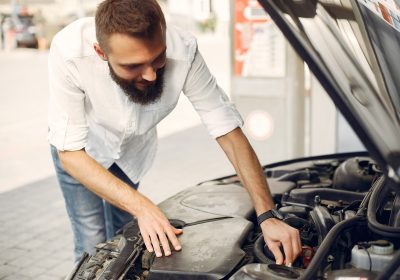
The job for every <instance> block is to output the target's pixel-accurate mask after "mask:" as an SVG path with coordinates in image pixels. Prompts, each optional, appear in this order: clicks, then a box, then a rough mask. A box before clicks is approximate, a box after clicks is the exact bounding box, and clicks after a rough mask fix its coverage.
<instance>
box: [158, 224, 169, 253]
mask: <svg viewBox="0 0 400 280" xmlns="http://www.w3.org/2000/svg"><path fill="white" fill-rule="evenodd" d="M157 234H158V239H160V242H161V245H162V248H163V250H164V255H165V256H169V255H171V249H170V248H169V243H168V239H167V237H166V236H165V233H164V231H162V230H160V231H159V232H158V233H157Z"/></svg>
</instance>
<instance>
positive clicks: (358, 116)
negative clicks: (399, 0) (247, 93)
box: [259, 0, 400, 182]
mask: <svg viewBox="0 0 400 280" xmlns="http://www.w3.org/2000/svg"><path fill="white" fill-rule="evenodd" d="M380 2H381V1H379V2H378V1H372V0H362V1H361V0H360V1H349V0H342V1H326V0H325V1H317V0H297V1H294V0H290V1H284V0H259V3H260V4H261V5H262V7H263V8H264V9H265V10H266V11H267V13H268V14H269V15H270V17H271V18H272V19H273V20H274V21H275V23H276V24H277V26H278V27H279V28H280V29H281V31H282V32H283V33H284V35H285V37H286V38H287V39H288V41H289V42H290V43H291V45H292V46H293V47H294V49H295V50H296V51H297V52H298V54H299V55H300V56H301V57H302V58H303V59H304V61H305V62H306V63H307V65H308V66H309V68H310V70H311V71H312V72H313V73H314V75H315V76H316V77H317V79H318V80H319V81H320V83H321V85H322V86H323V87H324V88H325V90H326V91H327V93H328V94H329V96H330V97H331V98H332V100H333V101H334V103H335V104H336V106H337V108H338V109H339V111H340V112H341V113H342V114H343V115H344V117H345V118H346V119H347V121H348V122H349V124H350V125H351V126H352V128H353V129H354V131H355V132H356V134H357V135H358V136H359V138H360V140H361V141H362V142H363V144H364V145H365V147H366V148H367V149H368V151H369V152H370V154H371V156H372V157H373V158H374V159H375V160H376V161H377V162H378V163H379V165H380V166H381V168H382V169H383V170H384V172H385V173H386V174H387V175H388V176H389V177H390V178H392V179H393V180H394V181H396V182H399V181H400V180H399V178H400V177H399V176H400V141H399V139H400V129H399V128H400V126H399V112H400V96H399V93H400V55H399V50H400V24H399V19H400V7H399V6H398V5H396V4H395V2H394V1H393V5H392V6H390V5H387V4H385V5H384V4H382V3H380ZM389 2H391V1H386V2H385V3H389Z"/></svg>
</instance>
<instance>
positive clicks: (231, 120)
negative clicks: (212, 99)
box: [201, 103, 244, 139]
mask: <svg viewBox="0 0 400 280" xmlns="http://www.w3.org/2000/svg"><path fill="white" fill-rule="evenodd" d="M201 120H202V122H203V124H204V125H205V126H206V127H207V129H208V133H209V134H210V135H211V137H213V138H214V139H215V138H218V137H220V136H223V135H225V134H227V133H229V132H231V131H232V130H234V129H235V128H237V127H243V123H244V122H243V119H242V117H241V116H240V114H239V112H238V111H237V109H236V108H235V106H234V105H233V104H231V103H229V104H224V105H223V106H222V107H218V108H216V109H214V110H212V111H210V112H207V113H205V114H203V115H202V116H201Z"/></svg>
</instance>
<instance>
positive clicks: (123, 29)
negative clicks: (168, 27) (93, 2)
mask: <svg viewBox="0 0 400 280" xmlns="http://www.w3.org/2000/svg"><path fill="white" fill-rule="evenodd" d="M95 22H96V37H97V41H98V43H99V45H100V47H101V48H102V50H103V51H104V52H109V51H110V49H109V45H108V39H109V37H110V35H112V34H114V33H120V34H125V35H129V36H132V37H135V38H143V39H153V36H154V35H155V34H156V33H157V31H158V30H159V28H160V27H161V29H162V31H163V32H165V18H164V14H163V12H162V10H161V7H160V6H159V5H158V3H157V1H156V0H105V1H103V2H102V3H100V5H99V6H98V7H97V11H96V16H95Z"/></svg>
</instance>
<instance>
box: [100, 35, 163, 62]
mask: <svg viewBox="0 0 400 280" xmlns="http://www.w3.org/2000/svg"><path fill="white" fill-rule="evenodd" d="M163 37H164V36H154V37H153V38H151V39H147V38H136V37H132V36H130V35H127V34H121V33H115V34H112V35H111V36H110V37H109V40H108V45H109V47H110V53H109V56H110V57H112V58H113V59H115V60H118V62H119V63H124V64H126V63H141V62H143V63H146V62H150V61H149V60H152V59H154V58H156V57H158V56H159V55H160V54H162V53H163V52H164V51H165V49H166V42H165V37H164V38H163ZM120 60H124V61H120ZM126 60H129V61H126Z"/></svg>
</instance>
